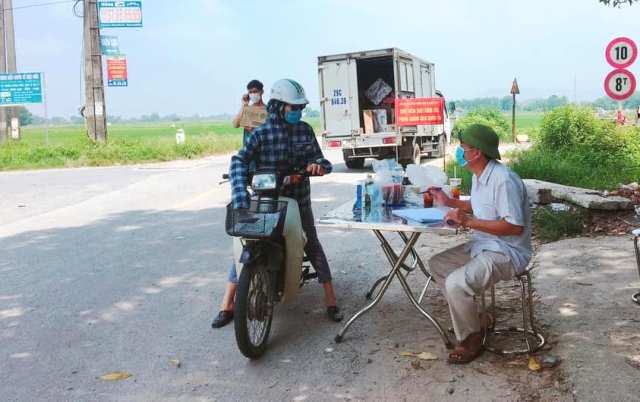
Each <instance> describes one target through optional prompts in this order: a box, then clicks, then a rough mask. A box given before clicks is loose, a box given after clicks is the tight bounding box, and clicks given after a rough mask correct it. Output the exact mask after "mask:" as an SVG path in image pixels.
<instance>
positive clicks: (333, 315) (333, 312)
mask: <svg viewBox="0 0 640 402" xmlns="http://www.w3.org/2000/svg"><path fill="white" fill-rule="evenodd" d="M327 316H328V317H329V319H330V320H331V321H333V322H340V321H342V319H343V318H344V316H343V315H342V312H341V311H340V309H339V308H338V306H328V307H327Z"/></svg>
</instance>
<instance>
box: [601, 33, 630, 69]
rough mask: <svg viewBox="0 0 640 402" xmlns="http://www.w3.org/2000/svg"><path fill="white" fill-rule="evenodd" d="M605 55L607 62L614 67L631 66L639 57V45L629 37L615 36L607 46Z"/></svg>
mask: <svg viewBox="0 0 640 402" xmlns="http://www.w3.org/2000/svg"><path fill="white" fill-rule="evenodd" d="M605 56H606V58H607V63H609V64H610V65H611V66H612V67H614V68H625V67H629V66H630V65H632V64H633V62H634V61H636V58H637V57H638V47H637V46H636V44H635V42H634V41H633V40H631V39H629V38H625V37H620V38H615V39H614V40H612V41H611V42H610V43H609V45H608V46H607V50H606V52H605Z"/></svg>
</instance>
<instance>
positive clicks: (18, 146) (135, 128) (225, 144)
mask: <svg viewBox="0 0 640 402" xmlns="http://www.w3.org/2000/svg"><path fill="white" fill-rule="evenodd" d="M310 122H311V123H312V125H314V129H316V128H317V125H318V121H317V119H315V120H314V119H310ZM177 128H183V129H184V130H185V133H186V136H187V140H186V143H185V144H184V145H176V143H175V133H176V130H177ZM44 132H45V128H44V127H42V126H28V127H24V128H23V131H22V140H21V141H20V142H7V143H6V144H3V145H0V170H13V169H35V168H51V167H74V166H107V165H114V164H131V163H139V162H152V161H168V160H174V159H191V158H198V157H203V156H206V155H215V154H222V153H228V152H234V151H236V150H237V149H239V148H240V145H241V144H242V130H241V129H235V128H233V127H231V124H230V123H229V122H217V121H214V122H177V123H170V122H158V123H152V124H151V123H147V124H142V123H140V124H128V125H112V126H110V127H109V143H108V144H106V145H99V144H93V143H92V142H91V141H90V140H89V139H88V138H87V136H86V135H85V130H84V127H82V126H78V125H67V126H57V127H53V128H51V129H50V130H49V145H46V144H45V134H44Z"/></svg>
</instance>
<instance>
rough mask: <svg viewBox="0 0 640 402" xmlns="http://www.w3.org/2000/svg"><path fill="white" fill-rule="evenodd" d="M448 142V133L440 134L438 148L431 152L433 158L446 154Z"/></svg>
mask: <svg viewBox="0 0 640 402" xmlns="http://www.w3.org/2000/svg"><path fill="white" fill-rule="evenodd" d="M446 142H447V140H446V135H445V134H440V135H439V136H438V148H437V149H436V150H435V151H433V152H431V157H432V158H442V157H443V156H444V153H445V147H446V146H447V144H446Z"/></svg>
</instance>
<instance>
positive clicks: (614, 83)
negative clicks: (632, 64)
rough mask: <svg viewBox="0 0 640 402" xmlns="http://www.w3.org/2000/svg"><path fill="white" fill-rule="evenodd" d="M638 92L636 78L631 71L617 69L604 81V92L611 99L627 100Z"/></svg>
mask: <svg viewBox="0 0 640 402" xmlns="http://www.w3.org/2000/svg"><path fill="white" fill-rule="evenodd" d="M635 90H636V77H634V76H633V74H631V72H630V71H627V70H623V69H617V70H613V71H612V72H610V73H609V75H607V78H605V79H604V91H605V92H606V93H607V95H609V97H610V98H612V99H615V100H625V99H627V98H628V97H630V96H631V95H633V92H634V91H635Z"/></svg>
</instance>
